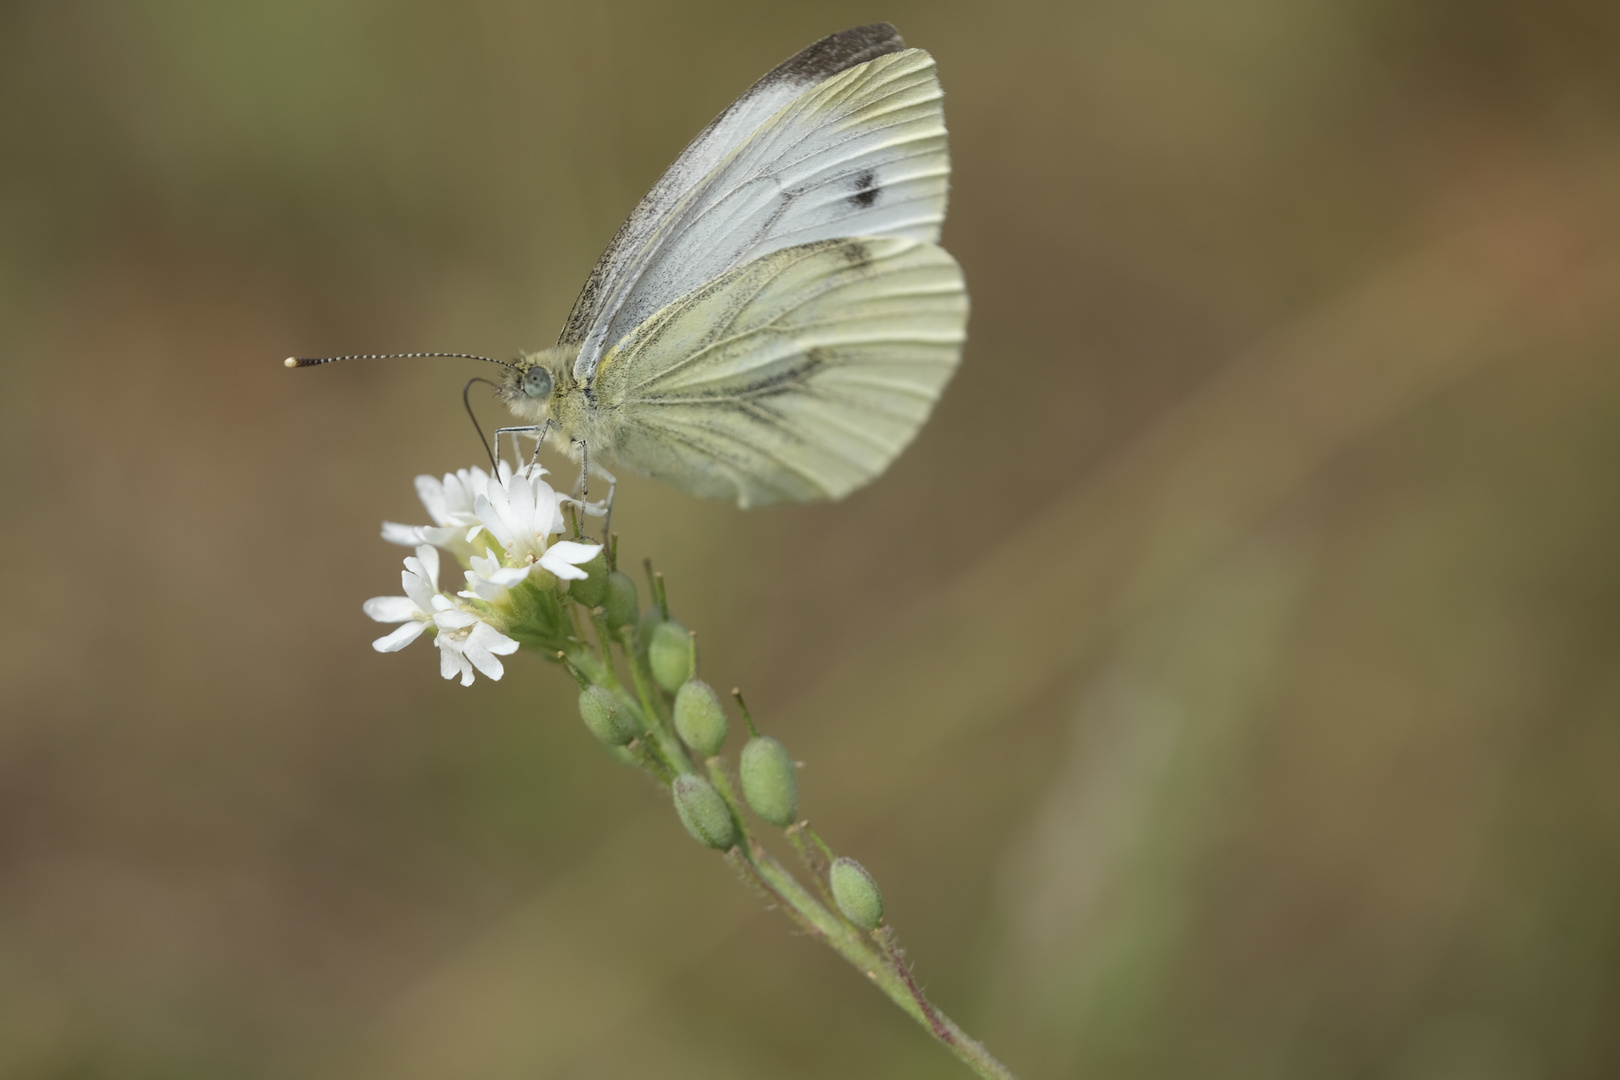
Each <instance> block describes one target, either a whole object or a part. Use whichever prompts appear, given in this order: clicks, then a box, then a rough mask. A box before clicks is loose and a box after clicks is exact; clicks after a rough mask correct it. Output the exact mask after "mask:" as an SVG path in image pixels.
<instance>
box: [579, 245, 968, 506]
mask: <svg viewBox="0 0 1620 1080" xmlns="http://www.w3.org/2000/svg"><path fill="white" fill-rule="evenodd" d="M966 320H967V294H966V292H965V290H964V288H963V284H962V275H961V271H960V270H959V269H958V267H957V265H956V262H955V260H954V259H952V258H951V257H950V255H949V254H947V253H946V252H945V251H944V250H943V249H941V248H939V247H937V246H935V245H933V244H930V243H924V242H918V241H913V240H908V239H904V238H897V237H873V238H865V237H863V238H855V239H843V240H827V241H819V242H816V243H811V244H804V245H798V246H795V247H791V248H786V249H782V250H779V251H775V252H772V253H770V254H767V255H765V256H762V257H760V258H757V259H754V260H752V261H750V262H748V263H746V264H744V265H743V266H741V267H739V268H737V269H735V270H732V271H730V272H728V273H726V274H724V275H722V276H721V277H720V278H718V279H717V280H715V281H714V282H712V283H710V284H708V285H706V286H704V287H702V288H699V289H697V290H695V291H693V292H691V293H689V294H688V295H686V296H683V297H681V298H679V299H678V300H676V301H675V302H674V303H671V304H669V305H667V306H666V307H665V308H664V309H662V310H660V311H659V312H658V313H656V314H655V315H653V316H652V317H651V318H649V319H647V320H646V321H645V322H644V323H643V324H642V325H641V326H640V327H638V328H636V330H635V331H633V332H632V333H631V334H630V335H628V336H627V337H626V338H625V339H624V340H623V341H621V342H619V343H618V345H616V346H615V347H614V348H613V349H612V350H611V351H610V352H609V353H608V355H607V356H606V357H605V358H604V360H603V362H602V364H601V367H600V369H599V371H598V377H597V383H596V400H597V403H598V405H599V406H600V407H602V408H603V409H605V410H607V411H608V412H609V413H611V414H612V415H613V416H614V417H615V424H616V426H617V427H618V434H617V436H616V438H615V444H614V455H613V456H614V458H615V460H617V461H621V462H623V463H624V464H626V465H628V466H630V467H631V468H633V469H636V470H637V471H640V472H643V473H646V474H647V475H649V476H652V477H655V478H657V479H662V480H666V481H669V482H671V483H674V484H677V485H679V486H681V487H683V488H686V489H687V490H689V491H693V492H695V493H697V494H701V495H709V496H714V497H719V498H733V499H736V500H737V501H738V502H739V503H740V504H741V505H744V506H756V505H763V504H767V503H774V502H784V501H795V502H798V501H807V500H811V499H828V498H834V499H835V498H839V497H840V496H842V495H845V494H847V493H848V492H849V491H851V490H853V489H855V488H857V487H859V486H861V485H862V484H865V483H866V482H868V481H870V480H871V479H873V478H874V477H876V476H877V475H878V474H879V473H881V472H882V471H883V470H884V469H885V468H886V467H887V466H888V464H889V462H890V461H892V460H893V459H894V457H895V456H896V455H897V454H899V452H900V451H901V450H902V449H904V448H905V446H906V444H907V443H909V442H910V441H911V439H912V437H913V436H914V435H915V434H916V432H917V429H918V427H920V426H921V424H922V422H923V421H924V420H925V419H926V418H927V416H928V413H929V411H930V410H931V409H932V408H933V404H934V402H935V400H936V399H937V398H938V396H939V393H940V391H941V390H942V389H943V387H944V385H945V383H946V382H947V381H949V379H950V377H951V374H952V373H953V372H954V371H955V368H956V364H957V361H958V359H959V357H960V353H961V343H962V339H963V333H964V328H965V324H966Z"/></svg>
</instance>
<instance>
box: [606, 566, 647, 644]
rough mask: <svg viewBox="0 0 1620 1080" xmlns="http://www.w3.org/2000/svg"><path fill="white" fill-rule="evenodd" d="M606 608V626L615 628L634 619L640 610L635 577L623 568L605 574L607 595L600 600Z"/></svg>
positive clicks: (626, 624) (639, 598)
mask: <svg viewBox="0 0 1620 1080" xmlns="http://www.w3.org/2000/svg"><path fill="white" fill-rule="evenodd" d="M602 607H603V608H604V609H605V610H606V614H607V624H608V628H609V629H612V630H617V629H618V628H619V627H621V626H628V625H630V624H631V623H633V622H635V621H636V615H637V614H638V613H640V611H641V597H640V596H638V595H636V579H635V578H633V577H631V576H630V575H629V574H627V573H625V572H624V571H623V570H615V571H613V573H611V574H609V575H608V576H607V596H606V598H605V599H603V600H602Z"/></svg>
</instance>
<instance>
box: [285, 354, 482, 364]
mask: <svg viewBox="0 0 1620 1080" xmlns="http://www.w3.org/2000/svg"><path fill="white" fill-rule="evenodd" d="M424 356H442V357H446V358H448V359H451V360H482V361H484V362H485V363H488V364H499V365H501V367H503V368H509V367H511V366H512V365H511V364H510V363H508V362H507V361H505V360H497V359H495V358H494V357H493V356H476V355H474V354H473V353H464V352H395V353H355V354H354V355H352V356H289V357H287V359H285V360H283V361H282V363H283V364H285V365H286V366H287V367H290V368H300V367H317V366H319V365H321V364H335V363H337V362H338V361H339V360H412V359H415V358H417V357H424Z"/></svg>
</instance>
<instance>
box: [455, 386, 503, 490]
mask: <svg viewBox="0 0 1620 1080" xmlns="http://www.w3.org/2000/svg"><path fill="white" fill-rule="evenodd" d="M475 382H481V383H483V384H484V385H485V386H494V385H495V384H494V383H492V382H490V381H489V380H488V379H482V378H479V377H478V376H476V375H475V376H473V377H472V378H470V379H468V380H467V385H466V386H463V387H462V388H461V404H462V405H463V406H465V407H466V409H467V417H468V419H470V420H471V421H472V424H473V430H474V431H476V432H478V441H479V442H480V443H482V444H483V445H484V453H485V454H487V455H489V468H490V471H491V472H492V473H493V472H500V467H499V466H497V465H496V464H495V451H493V450H491V449H490V448H489V440H488V439H486V438H484V425H482V424H480V423H479V422H478V416H477V415H476V414H475V413H474V412H473V407H472V398H470V397H469V396H468V395H469V394H470V393H471V392H472V388H473V383H475ZM497 389H498V387H497Z"/></svg>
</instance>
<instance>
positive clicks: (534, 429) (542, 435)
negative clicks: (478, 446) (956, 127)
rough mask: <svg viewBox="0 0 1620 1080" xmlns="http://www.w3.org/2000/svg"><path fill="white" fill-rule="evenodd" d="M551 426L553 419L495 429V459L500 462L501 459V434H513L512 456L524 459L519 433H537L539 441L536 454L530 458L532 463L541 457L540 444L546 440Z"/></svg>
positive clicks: (536, 445) (520, 459) (535, 450)
mask: <svg viewBox="0 0 1620 1080" xmlns="http://www.w3.org/2000/svg"><path fill="white" fill-rule="evenodd" d="M550 427H551V421H550V420H547V421H546V422H545V423H544V424H530V425H528V426H527V427H503V428H496V429H495V460H496V461H497V462H499V461H500V460H501V436H502V435H510V436H512V456H513V457H514V458H516V459H517V460H518V461H522V460H523V451H522V448H521V447H519V446H518V436H519V435H535V436H536V438H537V441H536V442H535V444H534V456H533V457H532V458H530V459H529V460H530V463H531V464H532V463H533V462H534V461H536V460H538V459H539V457H540V446H541V444H542V443H544V442H545V441H546V431H547V430H548V429H549V428H550Z"/></svg>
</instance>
